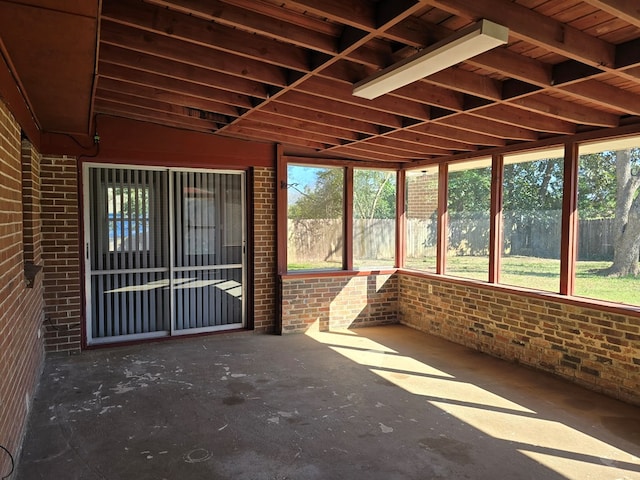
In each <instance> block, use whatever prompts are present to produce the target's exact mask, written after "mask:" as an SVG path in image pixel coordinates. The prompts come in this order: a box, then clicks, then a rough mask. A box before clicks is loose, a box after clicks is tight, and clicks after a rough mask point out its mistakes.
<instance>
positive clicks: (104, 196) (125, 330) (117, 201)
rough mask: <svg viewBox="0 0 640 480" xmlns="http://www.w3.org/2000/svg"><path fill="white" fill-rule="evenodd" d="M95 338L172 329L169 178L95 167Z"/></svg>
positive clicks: (92, 228)
mask: <svg viewBox="0 0 640 480" xmlns="http://www.w3.org/2000/svg"><path fill="white" fill-rule="evenodd" d="M89 182H90V201H89V208H90V242H91V247H92V248H91V249H90V251H91V252H92V255H91V298H92V304H91V319H92V329H91V333H92V338H93V339H99V338H106V337H115V336H123V335H144V334H147V333H153V332H159V331H163V330H166V329H167V328H168V318H169V297H168V293H167V291H168V286H169V277H168V271H169V270H168V261H167V253H168V241H167V235H166V231H167V225H166V218H167V212H168V210H167V208H168V201H167V195H166V187H167V183H166V182H167V174H166V173H165V172H162V171H152V170H134V169H127V168H105V167H92V168H90V169H89Z"/></svg>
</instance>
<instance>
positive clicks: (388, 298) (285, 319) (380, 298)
mask: <svg viewBox="0 0 640 480" xmlns="http://www.w3.org/2000/svg"><path fill="white" fill-rule="evenodd" d="M397 303H398V285H397V278H396V275H388V274H387V275H376V274H371V275H351V276H344V275H340V276H331V277H326V276H323V277H315V278H310V277H307V278H305V277H302V276H289V277H283V279H282V333H300V332H305V331H306V330H307V329H308V328H309V327H311V326H312V325H314V324H316V322H317V326H318V328H319V329H320V330H321V331H326V330H329V329H332V328H347V327H363V326H368V325H383V324H388V323H397V309H398V305H397Z"/></svg>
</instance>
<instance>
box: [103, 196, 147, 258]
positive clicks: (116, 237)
mask: <svg viewBox="0 0 640 480" xmlns="http://www.w3.org/2000/svg"><path fill="white" fill-rule="evenodd" d="M107 214H108V219H107V230H108V233H109V251H110V252H124V251H127V252H130V251H134V250H146V249H147V248H148V245H149V189H148V188H146V187H107Z"/></svg>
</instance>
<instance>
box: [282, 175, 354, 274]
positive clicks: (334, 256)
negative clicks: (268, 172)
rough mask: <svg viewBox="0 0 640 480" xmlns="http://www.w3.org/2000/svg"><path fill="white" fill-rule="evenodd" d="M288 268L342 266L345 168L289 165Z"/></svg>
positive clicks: (305, 268) (307, 268)
mask: <svg viewBox="0 0 640 480" xmlns="http://www.w3.org/2000/svg"><path fill="white" fill-rule="evenodd" d="M287 211H288V214H287V270H289V271H295V270H319V269H337V270H339V269H342V266H343V245H344V238H343V231H344V227H343V225H344V169H343V168H331V167H315V166H302V165H292V164H290V165H288V167H287Z"/></svg>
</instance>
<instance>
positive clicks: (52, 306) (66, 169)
mask: <svg viewBox="0 0 640 480" xmlns="http://www.w3.org/2000/svg"><path fill="white" fill-rule="evenodd" d="M41 188H42V200H41V202H42V258H43V260H44V298H45V305H46V306H45V317H46V318H45V327H46V333H45V339H46V349H47V351H50V352H77V351H79V350H80V342H81V338H80V322H81V318H82V313H81V312H82V302H81V294H80V292H81V288H82V287H81V275H80V257H79V255H80V248H79V237H78V236H79V218H78V174H77V167H76V159H75V158H74V157H66V156H45V157H43V158H42V164H41Z"/></svg>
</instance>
